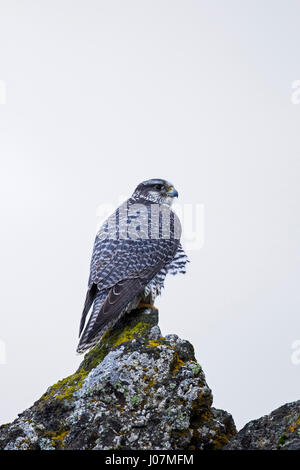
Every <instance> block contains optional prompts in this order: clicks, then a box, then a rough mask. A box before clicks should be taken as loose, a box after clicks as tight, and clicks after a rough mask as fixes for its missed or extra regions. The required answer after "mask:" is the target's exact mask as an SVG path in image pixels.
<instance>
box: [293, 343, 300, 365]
mask: <svg viewBox="0 0 300 470" xmlns="http://www.w3.org/2000/svg"><path fill="white" fill-rule="evenodd" d="M292 349H293V352H292V354H291V362H292V364H294V366H298V365H299V364H300V339H296V340H295V341H294V342H293V343H292Z"/></svg>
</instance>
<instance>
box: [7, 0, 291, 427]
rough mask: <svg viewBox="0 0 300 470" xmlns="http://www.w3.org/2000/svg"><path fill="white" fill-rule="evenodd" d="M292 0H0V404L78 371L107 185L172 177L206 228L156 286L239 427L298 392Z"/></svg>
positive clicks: (111, 198)
mask: <svg viewBox="0 0 300 470" xmlns="http://www.w3.org/2000/svg"><path fill="white" fill-rule="evenodd" d="M299 14H300V2H299V1H293V0H289V1H284V0H281V1H276V0H263V1H262V0H244V1H243V2H240V1H238V0H236V1H234V0H226V1H225V0H218V1H215V0H198V1H191V0H181V1H178V0H172V1H166V0H152V1H145V0H136V1H133V0H126V1H115V0H105V1H103V0H97V1H96V0H94V1H93V0H80V1H79V0H72V1H71V0H51V1H50V0H36V1H34V0H22V1H21V0H19V1H16V0H7V1H5V0H0V79H1V80H4V81H5V83H6V93H7V98H6V99H7V101H6V104H3V105H1V106H0V158H1V173H0V191H1V197H0V214H1V235H0V236H1V243H0V255H1V264H0V277H1V279H0V280H1V298H0V300H1V303H0V305H1V324H0V340H1V341H4V342H5V345H6V356H7V357H6V364H0V377H1V379H0V380H1V387H0V422H1V423H3V422H7V421H10V420H12V419H14V418H15V417H16V416H17V413H19V412H21V411H23V409H24V408H26V407H28V406H30V405H31V404H32V403H33V401H34V400H36V399H38V398H39V397H40V396H41V394H42V393H43V392H44V391H45V390H46V389H47V387H48V386H49V385H51V384H52V383H54V382H57V380H58V379H61V378H63V377H65V376H67V375H69V374H71V373H73V372H74V370H75V369H76V367H77V366H78V364H79V363H80V361H81V359H82V358H81V357H79V356H76V354H75V348H76V344H77V333H78V325H79V319H80V315H81V309H82V306H83V302H84V297H85V291H86V284H87V278H88V271H89V263H90V255H91V251H92V245H93V241H94V236H95V230H96V225H97V218H96V210H97V207H98V206H99V205H100V204H102V203H112V204H114V205H117V203H118V202H119V197H120V195H124V196H128V195H130V194H131V192H132V191H133V190H134V188H135V186H136V185H137V184H138V183H139V182H140V181H142V180H144V179H148V178H151V177H162V178H166V179H168V180H170V181H172V182H173V183H174V185H175V186H176V188H177V189H178V191H179V195H180V198H179V201H180V202H181V203H186V204H198V203H201V204H204V206H205V244H204V246H203V248H202V249H201V250H198V251H191V252H190V253H189V256H190V259H191V264H190V265H189V270H188V274H187V275H186V276H185V277H182V276H177V277H176V278H173V277H172V278H170V279H169V280H168V281H167V283H166V289H165V291H164V293H163V296H162V298H161V299H160V300H159V302H158V306H159V308H160V326H161V329H162V332H163V333H164V334H168V333H176V334H178V335H179V336H180V337H182V338H185V339H188V340H189V341H191V342H192V343H193V344H194V346H195V350H196V356H197V359H198V360H199V362H200V363H201V365H202V366H203V368H204V371H205V373H206V378H207V382H208V384H209V386H210V387H211V388H212V390H213V394H214V405H215V406H216V407H219V408H223V409H225V410H227V411H229V412H231V413H232V414H233V417H234V419H235V421H236V424H237V426H238V427H241V426H242V425H244V424H245V423H246V422H247V421H249V420H250V419H253V418H257V417H260V416H261V415H263V414H266V413H269V412H270V411H271V410H272V409H274V408H276V407H278V406H279V405H281V404H284V403H285V402H288V401H292V400H296V399H299V398H300V396H299V395H300V394H299V374H300V365H298V366H297V365H294V364H292V361H291V354H292V343H293V341H295V340H297V339H299V338H300V329H299V306H300V292H299V271H300V267H299V257H300V242H299V231H300V218H299V216H300V211H299V178H300V167H299V153H300V138H299V122H300V105H299V106H297V105H293V104H292V102H291V93H292V89H291V85H292V82H293V81H294V80H297V79H299V78H300V68H299V67H300V66H299V63H300V62H299V43H300V30H299Z"/></svg>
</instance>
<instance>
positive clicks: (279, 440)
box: [225, 401, 300, 450]
mask: <svg viewBox="0 0 300 470" xmlns="http://www.w3.org/2000/svg"><path fill="white" fill-rule="evenodd" d="M225 448H226V449H227V450H242V449H243V450H300V401H295V402H292V403H286V404H285V405H283V406H280V407H279V408H277V409H276V410H274V411H272V413H270V414H269V415H266V416H263V417H261V418H259V419H256V420H253V421H250V422H249V423H247V424H246V426H244V427H243V429H241V430H240V431H239V433H238V434H237V435H236V436H235V437H234V438H233V439H232V440H231V442H230V443H229V444H228V445H227V446H226V447H225Z"/></svg>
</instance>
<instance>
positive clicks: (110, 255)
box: [77, 179, 188, 353]
mask: <svg viewBox="0 0 300 470" xmlns="http://www.w3.org/2000/svg"><path fill="white" fill-rule="evenodd" d="M177 195H178V193H177V191H176V190H175V189H174V187H173V186H172V185H171V184H170V183H168V182H167V181H165V180H160V179H152V180H148V181H144V182H143V183H141V184H140V185H139V186H138V187H137V188H136V190H135V192H134V193H133V195H132V197H131V198H130V199H128V200H127V201H125V202H124V203H123V204H122V205H121V206H120V207H119V208H118V209H117V210H116V211H115V212H114V213H113V214H112V215H111V216H110V217H109V218H108V219H107V220H106V221H105V223H104V224H103V225H102V227H101V228H100V230H99V232H98V234H97V236H96V240H95V244H94V250H93V254H92V260H91V269H90V277H89V283H88V292H87V296H86V301H85V305H84V309H83V313H82V318H81V323H80V332H79V335H81V337H80V342H79V345H78V348H77V352H80V353H81V352H84V351H85V350H87V349H89V348H91V347H92V346H94V345H95V344H96V343H97V342H98V341H99V340H100V339H101V337H102V336H103V334H104V333H105V332H106V331H107V329H108V328H111V327H112V326H113V325H114V324H115V323H116V322H117V321H118V319H119V318H120V317H121V316H122V315H124V314H125V313H126V312H128V311H130V310H132V309H134V308H136V307H137V306H138V304H139V302H140V301H141V300H143V301H147V302H148V301H149V302H150V303H154V300H155V297H156V296H157V295H159V294H160V293H161V290H162V288H163V285H164V280H165V277H166V275H167V274H168V273H171V274H177V273H178V272H180V273H184V272H185V265H186V263H187V261H188V260H187V256H186V254H185V253H184V251H183V249H182V246H181V244H180V241H179V239H180V235H181V225H180V221H179V219H178V217H177V215H176V214H175V213H174V212H173V211H172V210H171V203H172V200H173V197H174V196H177ZM92 305H93V309H92V313H91V315H90V318H89V320H88V323H87V325H86V327H85V329H84V331H83V328H84V324H85V320H86V316H87V314H88V312H89V310H90V308H91V307H92ZM82 331H83V332H82Z"/></svg>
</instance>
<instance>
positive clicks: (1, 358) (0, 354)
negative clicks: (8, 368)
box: [0, 339, 6, 365]
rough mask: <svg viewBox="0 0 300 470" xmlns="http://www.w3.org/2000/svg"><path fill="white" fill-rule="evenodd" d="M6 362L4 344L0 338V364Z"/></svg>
mask: <svg viewBox="0 0 300 470" xmlns="http://www.w3.org/2000/svg"><path fill="white" fill-rule="evenodd" d="M4 364H6V344H5V341H3V340H1V339H0V365H4Z"/></svg>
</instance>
